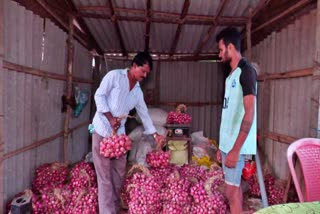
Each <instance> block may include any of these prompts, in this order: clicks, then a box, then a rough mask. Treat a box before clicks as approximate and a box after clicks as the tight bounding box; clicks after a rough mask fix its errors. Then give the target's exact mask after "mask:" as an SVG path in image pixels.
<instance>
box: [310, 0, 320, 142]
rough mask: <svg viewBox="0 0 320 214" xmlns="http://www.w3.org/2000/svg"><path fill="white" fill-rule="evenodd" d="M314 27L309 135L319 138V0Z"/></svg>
mask: <svg viewBox="0 0 320 214" xmlns="http://www.w3.org/2000/svg"><path fill="white" fill-rule="evenodd" d="M316 17H317V19H316V29H315V35H314V37H315V38H317V39H316V40H315V44H314V48H315V50H314V53H315V54H314V60H313V62H314V63H313V70H312V71H313V72H312V84H311V86H310V87H311V97H310V99H311V100H312V102H311V107H310V122H309V136H310V137H313V138H320V117H319V115H320V106H319V103H320V78H319V77H320V56H319V53H320V41H319V37H320V0H318V1H317V12H316Z"/></svg>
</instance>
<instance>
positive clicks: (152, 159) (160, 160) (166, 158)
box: [146, 151, 170, 168]
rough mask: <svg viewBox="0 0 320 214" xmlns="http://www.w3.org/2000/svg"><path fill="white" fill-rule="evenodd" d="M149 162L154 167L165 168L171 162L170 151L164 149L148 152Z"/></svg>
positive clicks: (147, 158) (147, 159)
mask: <svg viewBox="0 0 320 214" xmlns="http://www.w3.org/2000/svg"><path fill="white" fill-rule="evenodd" d="M146 161H147V164H148V165H149V166H151V167H153V168H157V167H160V168H165V167H167V166H168V165H169V162H170V153H169V152H164V151H152V152H149V153H148V154H147V157H146Z"/></svg>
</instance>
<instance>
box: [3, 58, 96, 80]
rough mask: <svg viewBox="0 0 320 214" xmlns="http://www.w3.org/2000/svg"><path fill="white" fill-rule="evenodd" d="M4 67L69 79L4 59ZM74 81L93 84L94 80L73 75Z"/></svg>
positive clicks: (47, 76) (32, 73) (53, 77)
mask: <svg viewBox="0 0 320 214" xmlns="http://www.w3.org/2000/svg"><path fill="white" fill-rule="evenodd" d="M2 67H3V68H4V69H8V70H9V71H17V72H22V73H26V74H31V75H35V76H39V77H44V78H49V79H56V80H63V81H67V79H66V76H65V75H62V74H56V73H52V72H48V71H44V70H40V69H36V68H30V67H27V66H24V65H18V64H15V63H12V62H8V61H3V66H2ZM73 79H74V82H78V83H87V84H92V83H93V81H92V80H89V79H83V78H80V77H75V76H73Z"/></svg>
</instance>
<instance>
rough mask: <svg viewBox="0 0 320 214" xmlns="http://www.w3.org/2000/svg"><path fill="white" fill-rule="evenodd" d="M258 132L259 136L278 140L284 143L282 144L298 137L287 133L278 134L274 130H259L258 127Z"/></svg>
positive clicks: (289, 142)
mask: <svg viewBox="0 0 320 214" xmlns="http://www.w3.org/2000/svg"><path fill="white" fill-rule="evenodd" d="M259 134H260V136H261V137H266V138H268V139H270V140H273V141H276V142H279V143H284V144H291V143H292V142H294V141H296V140H297V139H298V138H296V137H292V136H289V135H284V134H279V133H276V132H270V131H266V130H264V131H263V130H260V129H259Z"/></svg>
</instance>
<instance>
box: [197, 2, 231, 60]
mask: <svg viewBox="0 0 320 214" xmlns="http://www.w3.org/2000/svg"><path fill="white" fill-rule="evenodd" d="M226 3H227V0H222V1H221V2H220V5H219V7H218V9H217V14H216V16H215V17H214V20H213V23H212V25H211V27H210V28H209V29H208V31H207V34H206V35H205V36H204V37H203V39H202V41H201V43H200V45H199V46H198V48H197V50H196V51H195V52H194V54H195V55H199V54H200V52H201V50H202V49H203V47H204V46H205V45H206V44H207V42H208V41H209V39H210V37H211V35H212V33H213V32H214V31H215V29H216V26H217V25H220V23H218V20H219V16H220V14H221V12H222V11H223V8H224V6H225V5H226Z"/></svg>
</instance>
